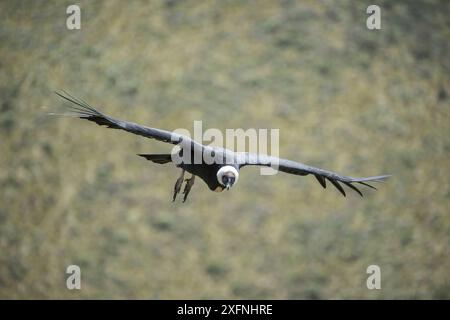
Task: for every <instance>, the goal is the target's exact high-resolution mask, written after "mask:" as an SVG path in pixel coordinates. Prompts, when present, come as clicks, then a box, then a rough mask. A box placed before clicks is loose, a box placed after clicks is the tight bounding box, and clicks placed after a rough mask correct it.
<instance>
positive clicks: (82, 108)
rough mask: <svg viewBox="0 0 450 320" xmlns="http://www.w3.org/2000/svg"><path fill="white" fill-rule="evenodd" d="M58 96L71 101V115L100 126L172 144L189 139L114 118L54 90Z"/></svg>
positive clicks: (65, 93)
mask: <svg viewBox="0 0 450 320" xmlns="http://www.w3.org/2000/svg"><path fill="white" fill-rule="evenodd" d="M55 93H56V94H57V95H58V96H60V97H61V98H63V99H65V100H67V101H69V102H71V103H73V105H71V106H70V107H69V109H70V111H71V112H72V114H71V115H75V116H77V117H79V118H80V119H86V120H89V121H92V122H95V123H96V124H98V125H101V126H107V127H108V128H113V129H121V130H125V131H128V132H131V133H134V134H137V135H140V136H143V137H146V138H150V139H156V140H159V141H163V142H169V143H172V144H178V143H179V142H181V140H185V141H186V140H191V139H190V138H188V137H186V136H182V135H180V134H176V133H173V132H170V131H166V130H161V129H156V128H149V127H145V126H141V125H139V124H136V123H133V122H128V121H123V120H118V119H114V118H112V117H110V116H107V115H105V114H103V113H101V112H100V111H98V110H96V109H95V108H93V107H92V106H90V105H89V104H88V103H86V102H85V101H83V100H80V99H77V98H75V97H73V96H71V95H70V94H68V93H67V92H65V91H63V92H55Z"/></svg>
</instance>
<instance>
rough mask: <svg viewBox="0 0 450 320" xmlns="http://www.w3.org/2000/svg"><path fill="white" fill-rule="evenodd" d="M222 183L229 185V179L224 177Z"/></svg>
mask: <svg viewBox="0 0 450 320" xmlns="http://www.w3.org/2000/svg"><path fill="white" fill-rule="evenodd" d="M222 182H223V183H224V184H227V183H228V177H227V176H223V177H222Z"/></svg>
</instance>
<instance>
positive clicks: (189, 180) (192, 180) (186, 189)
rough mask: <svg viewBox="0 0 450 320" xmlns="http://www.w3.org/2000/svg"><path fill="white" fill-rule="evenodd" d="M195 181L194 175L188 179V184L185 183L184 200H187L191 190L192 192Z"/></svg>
mask: <svg viewBox="0 0 450 320" xmlns="http://www.w3.org/2000/svg"><path fill="white" fill-rule="evenodd" d="M194 182H195V176H194V175H192V176H191V178H190V179H186V184H185V185H184V190H183V195H184V197H183V202H185V201H186V199H187V196H188V194H189V192H191V189H192V186H193V185H194Z"/></svg>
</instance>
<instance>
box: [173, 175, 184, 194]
mask: <svg viewBox="0 0 450 320" xmlns="http://www.w3.org/2000/svg"><path fill="white" fill-rule="evenodd" d="M183 181H184V170H182V171H181V175H180V177H179V178H178V179H177V182H175V186H174V188H173V199H172V202H174V201H175V199H176V198H177V194H179V193H180V190H181V185H182V184H183Z"/></svg>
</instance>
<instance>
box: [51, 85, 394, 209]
mask: <svg viewBox="0 0 450 320" xmlns="http://www.w3.org/2000/svg"><path fill="white" fill-rule="evenodd" d="M56 94H57V95H58V96H60V97H61V98H63V99H65V100H67V101H69V102H71V103H72V105H70V107H69V108H70V110H71V111H72V114H71V115H75V116H77V117H79V118H81V119H86V120H89V121H92V122H95V123H97V124H98V125H101V126H107V127H108V128H113V129H121V130H125V131H128V132H131V133H134V134H137V135H140V136H144V137H146V138H150V139H156V140H159V141H163V142H167V143H171V144H174V145H178V146H180V149H179V153H178V156H179V158H178V159H179V160H180V161H174V157H173V156H174V155H173V154H170V153H169V154H139V156H141V157H144V158H146V159H148V160H150V161H152V162H154V163H158V164H165V163H171V162H172V163H175V165H176V167H178V168H181V175H180V176H179V178H178V179H177V181H176V183H175V187H174V191H173V201H175V199H176V197H177V194H179V193H180V191H181V187H182V184H183V182H184V181H186V184H185V187H184V190H183V195H184V197H183V202H184V201H186V198H187V196H188V194H189V192H190V190H191V188H192V186H193V185H194V181H195V177H196V176H198V177H200V179H202V180H203V181H204V182H205V183H206V184H207V185H208V187H209V189H211V190H213V191H216V192H220V191H223V190H224V189H227V190H229V189H230V188H231V187H233V186H234V185H235V184H236V182H237V181H238V179H239V170H240V169H241V168H242V167H244V166H248V165H256V166H272V167H273V166H275V168H277V169H278V170H279V171H282V172H286V173H290V174H295V175H299V176H306V175H309V174H311V175H313V176H314V177H315V178H316V179H317V180H318V181H319V183H320V184H321V185H322V187H324V188H326V181H327V180H328V181H330V182H331V184H333V185H334V186H335V187H336V188H337V189H338V190H339V192H340V193H342V195H344V196H345V191H344V188H343V187H342V185H341V183H342V184H343V185H345V186H347V187H349V188H350V189H353V190H354V191H356V192H357V193H358V194H359V195H360V196H362V193H361V191H360V190H359V189H358V188H357V186H358V185H364V186H367V187H370V188H372V189H375V190H376V188H375V187H374V186H372V185H371V184H369V182H383V181H384V180H386V179H387V178H389V177H390V176H389V175H383V176H375V177H366V178H354V177H348V176H342V175H339V174H337V173H334V172H331V171H328V170H323V169H319V168H316V167H311V166H308V165H305V164H302V163H299V162H294V161H291V160H286V159H280V158H276V157H272V156H268V155H260V154H254V153H248V152H233V151H231V150H228V149H225V148H218V147H211V146H205V145H202V144H200V143H198V142H196V141H194V140H192V139H191V138H189V137H187V136H183V135H180V134H177V133H174V132H169V131H166V130H161V129H156V128H150V127H145V126H141V125H138V124H135V123H132V122H127V121H123V120H118V119H114V118H112V117H110V116H107V115H105V114H103V113H101V112H100V111H98V110H96V109H94V108H93V107H92V106H90V105H89V104H87V103H86V102H84V101H83V100H80V99H77V98H75V97H73V96H71V95H70V94H68V93H67V92H65V91H63V92H56ZM187 153H189V154H190V155H191V157H189V159H195V158H197V159H198V158H200V159H201V161H198V163H197V161H184V160H183V159H184V158H183V154H184V155H186V154H187ZM205 153H208V154H211V155H213V156H214V159H221V160H222V161H212V162H211V161H204V160H203V155H204V154H205ZM196 154H197V155H198V154H200V155H201V156H200V157H196ZM185 171H187V172H189V173H190V174H191V177H190V178H189V179H184V174H185Z"/></svg>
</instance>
